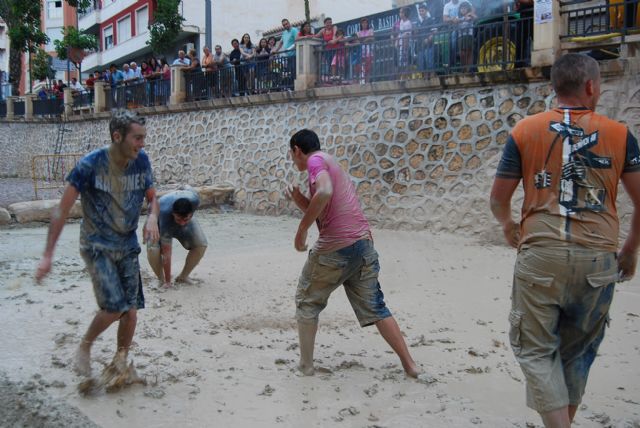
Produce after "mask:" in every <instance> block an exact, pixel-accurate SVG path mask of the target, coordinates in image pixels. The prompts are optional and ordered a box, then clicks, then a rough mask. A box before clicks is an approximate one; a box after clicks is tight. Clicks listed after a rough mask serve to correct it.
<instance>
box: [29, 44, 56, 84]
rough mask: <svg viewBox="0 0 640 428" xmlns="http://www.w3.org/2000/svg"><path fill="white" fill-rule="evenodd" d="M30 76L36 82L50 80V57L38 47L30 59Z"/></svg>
mask: <svg viewBox="0 0 640 428" xmlns="http://www.w3.org/2000/svg"><path fill="white" fill-rule="evenodd" d="M54 73H55V72H54ZM54 75H55V74H54ZM31 76H32V77H33V78H34V79H37V80H43V79H47V78H49V79H50V78H52V69H51V56H50V55H49V54H48V53H47V51H45V50H44V49H42V48H40V47H38V48H36V53H35V55H33V57H32V59H31Z"/></svg>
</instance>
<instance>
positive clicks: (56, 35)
mask: <svg viewBox="0 0 640 428" xmlns="http://www.w3.org/2000/svg"><path fill="white" fill-rule="evenodd" d="M47 36H48V37H49V43H47V50H50V51H52V50H54V49H55V44H54V43H53V42H54V41H55V40H62V39H63V38H64V34H62V28H61V27H49V28H47Z"/></svg>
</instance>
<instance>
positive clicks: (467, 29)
mask: <svg viewBox="0 0 640 428" xmlns="http://www.w3.org/2000/svg"><path fill="white" fill-rule="evenodd" d="M458 13H459V18H460V22H459V23H458V28H459V30H458V47H459V48H460V65H461V66H462V68H463V71H465V72H469V71H471V67H470V66H471V65H472V64H473V21H475V19H476V18H477V16H476V14H475V13H474V11H473V8H472V7H471V5H470V4H469V2H466V1H463V2H462V3H460V9H459V12H458Z"/></svg>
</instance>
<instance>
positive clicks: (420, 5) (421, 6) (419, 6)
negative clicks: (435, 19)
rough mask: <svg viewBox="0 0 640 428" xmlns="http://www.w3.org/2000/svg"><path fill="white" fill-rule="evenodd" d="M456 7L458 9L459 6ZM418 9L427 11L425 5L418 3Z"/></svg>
mask: <svg viewBox="0 0 640 428" xmlns="http://www.w3.org/2000/svg"><path fill="white" fill-rule="evenodd" d="M458 7H460V6H458ZM418 9H425V10H426V9H427V4H426V3H420V4H419V5H418Z"/></svg>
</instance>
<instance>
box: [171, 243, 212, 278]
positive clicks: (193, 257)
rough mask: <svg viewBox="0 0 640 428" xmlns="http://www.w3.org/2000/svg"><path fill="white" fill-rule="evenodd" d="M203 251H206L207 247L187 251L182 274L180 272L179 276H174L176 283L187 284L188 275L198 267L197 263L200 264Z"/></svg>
mask: <svg viewBox="0 0 640 428" xmlns="http://www.w3.org/2000/svg"><path fill="white" fill-rule="evenodd" d="M205 251H207V247H196V248H193V249H191V250H189V252H188V253H187V259H186V260H185V262H184V267H183V268H182V272H180V275H178V276H176V282H183V283H189V274H191V272H192V271H193V269H194V268H195V267H196V266H198V263H200V260H201V259H202V257H203V256H204V253H205Z"/></svg>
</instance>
